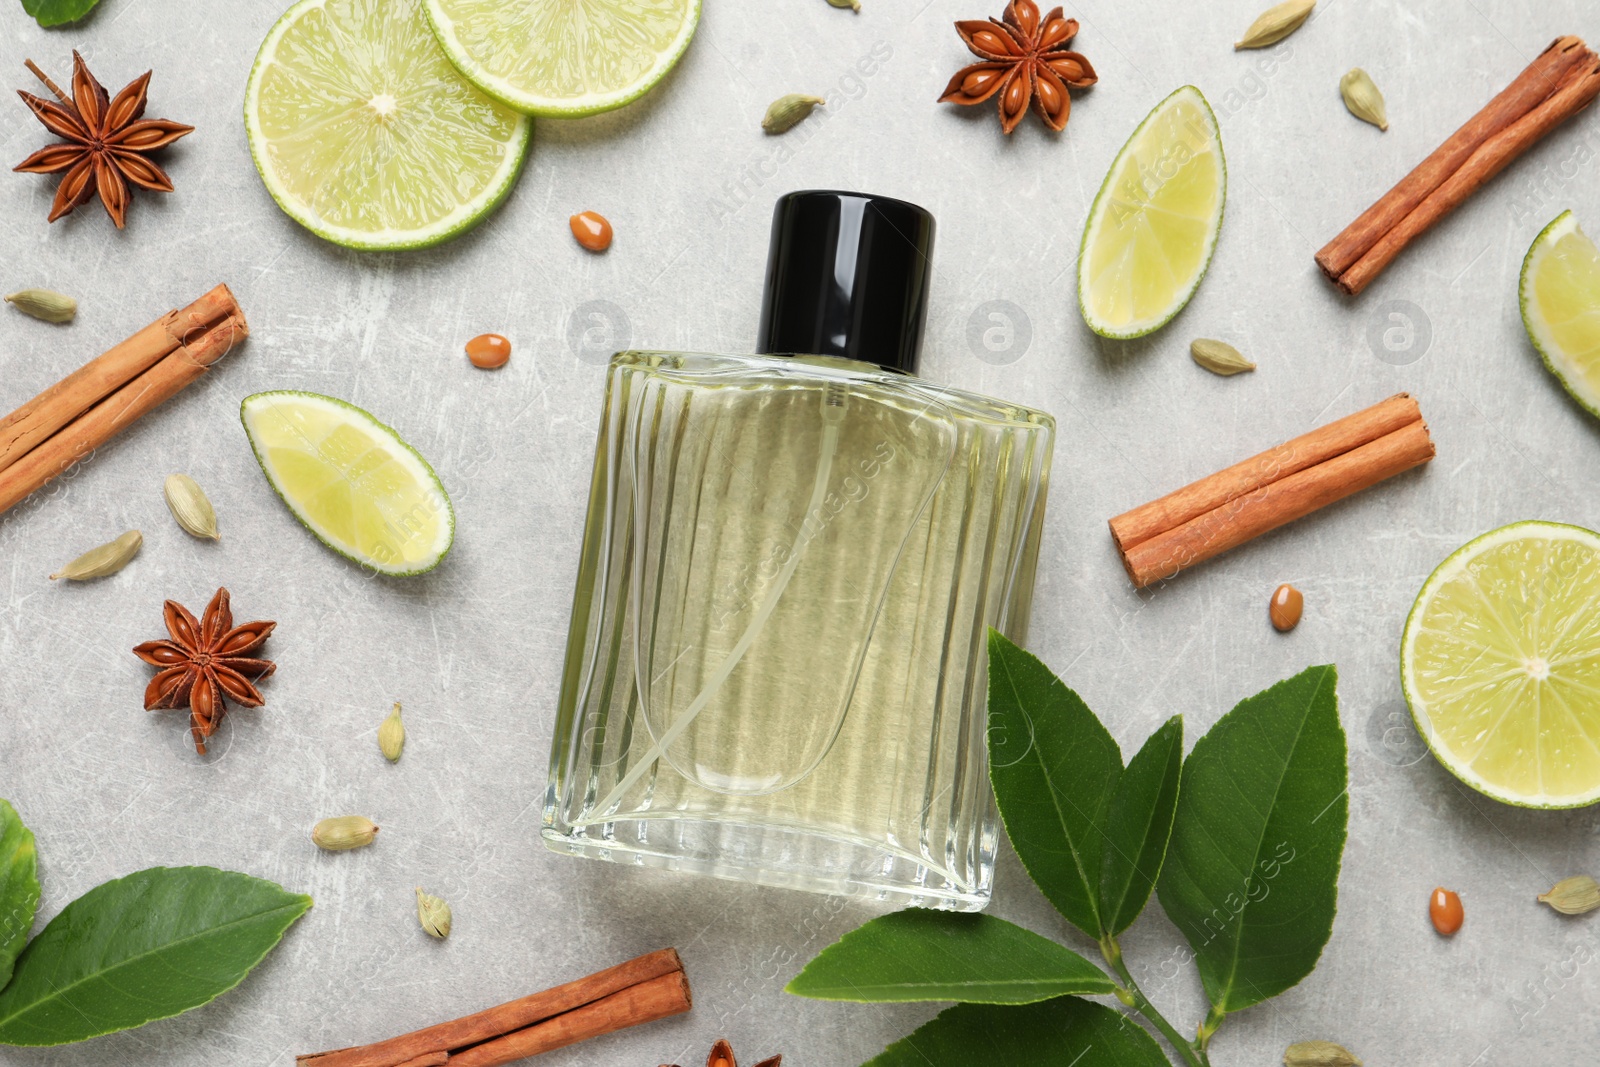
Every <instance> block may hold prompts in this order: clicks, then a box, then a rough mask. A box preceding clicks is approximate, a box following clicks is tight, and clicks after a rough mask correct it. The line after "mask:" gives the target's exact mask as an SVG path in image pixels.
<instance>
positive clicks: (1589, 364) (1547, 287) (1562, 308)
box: [1519, 211, 1600, 416]
mask: <svg viewBox="0 0 1600 1067" xmlns="http://www.w3.org/2000/svg"><path fill="white" fill-rule="evenodd" d="M1519 298H1520V301H1521V304H1522V324H1523V325H1524V326H1526V327H1527V329H1528V336H1529V337H1530V338H1532V340H1533V346H1534V347H1535V348H1537V349H1538V350H1539V354H1540V355H1541V356H1543V357H1544V365H1545V366H1546V367H1549V368H1550V372H1551V373H1552V374H1554V375H1555V376H1556V377H1557V378H1559V379H1561V384H1562V385H1564V386H1566V389H1567V392H1569V393H1571V394H1572V398H1573V399H1574V400H1576V401H1577V402H1578V403H1580V404H1582V405H1583V406H1584V407H1585V408H1588V409H1589V413H1590V414H1592V415H1595V416H1600V249H1597V248H1595V244H1594V242H1593V241H1591V240H1589V238H1588V237H1587V236H1585V234H1584V232H1583V231H1582V230H1580V229H1579V228H1578V220H1577V219H1575V218H1573V216H1572V212H1570V211H1564V212H1562V213H1561V214H1560V215H1559V216H1557V217H1556V220H1555V221H1554V222H1552V223H1551V224H1550V225H1548V226H1546V227H1545V228H1544V232H1542V233H1541V234H1539V236H1538V237H1536V238H1534V241H1533V246H1532V247H1530V248H1529V249H1528V255H1527V257H1526V258H1524V259H1523V261H1522V284H1521V286H1520V287H1519Z"/></svg>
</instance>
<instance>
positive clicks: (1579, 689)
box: [1400, 522, 1600, 808]
mask: <svg viewBox="0 0 1600 1067" xmlns="http://www.w3.org/2000/svg"><path fill="white" fill-rule="evenodd" d="M1596 604H1600V534H1595V533H1593V532H1592V531H1590V530H1584V529H1580V528H1579V527H1576V526H1563V525H1560V524H1559V523H1553V522H1519V523H1515V524H1513V525H1511V526H1505V527H1502V528H1501V529H1498V530H1495V531H1493V532H1491V533H1487V534H1484V535H1483V536H1482V537H1480V538H1478V539H1477V540H1475V541H1472V542H1471V543H1469V544H1467V545H1466V546H1465V547H1463V548H1461V549H1458V550H1457V551H1456V552H1455V554H1454V555H1452V556H1451V557H1450V558H1449V559H1447V560H1445V561H1444V562H1443V563H1441V564H1439V568H1438V569H1437V570H1435V571H1434V572H1433V575H1432V577H1430V578H1429V579H1428V580H1427V582H1426V583H1425V584H1424V585H1423V587H1422V592H1421V593H1419V594H1417V602H1416V604H1415V605H1414V606H1413V607H1412V609H1411V616H1410V618H1409V619H1407V620H1406V629H1405V636H1404V637H1403V638H1402V640H1401V645H1400V674H1401V683H1402V685H1403V686H1404V688H1405V694H1406V700H1407V701H1409V702H1410V704H1411V714H1412V716H1413V717H1414V718H1415V719H1416V723H1417V729H1418V731H1419V732H1420V733H1421V734H1422V737H1423V738H1424V739H1425V740H1426V741H1427V742H1428V746H1429V747H1430V748H1432V749H1433V754H1434V755H1435V756H1437V757H1438V759H1439V762H1440V763H1442V764H1444V765H1445V767H1446V768H1447V769H1448V770H1449V771H1450V773H1452V774H1454V775H1455V776H1456V777H1457V778H1460V779H1461V780H1462V781H1463V782H1465V783H1467V784H1468V785H1470V786H1472V788H1474V789H1476V790H1478V791H1479V792H1481V793H1483V794H1485V795H1487V796H1491V797H1493V798H1495V799H1496V800H1502V801H1505V802H1506V803H1507V804H1517V805H1520V806H1522V807H1529V808H1573V807H1578V806H1580V805H1584V804H1592V803H1594V802H1595V801H1597V800H1600V611H1597V610H1596V608H1595V605H1596Z"/></svg>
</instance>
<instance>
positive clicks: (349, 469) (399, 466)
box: [239, 390, 456, 575]
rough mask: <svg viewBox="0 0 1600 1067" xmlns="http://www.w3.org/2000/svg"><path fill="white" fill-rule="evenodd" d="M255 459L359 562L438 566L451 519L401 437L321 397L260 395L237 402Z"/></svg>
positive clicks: (334, 545)
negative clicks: (240, 402) (239, 403)
mask: <svg viewBox="0 0 1600 1067" xmlns="http://www.w3.org/2000/svg"><path fill="white" fill-rule="evenodd" d="M239 417H240V419H242V420H243V421H244V431H245V433H246V434H247V435H248V436H249V438H250V447H251V448H253V449H254V450H255V453H256V460H257V462H259V463H260V464H261V470H262V471H263V472H264V473H265V474H266V476H267V481H268V482H270V483H272V488H273V489H275V490H276V491H277V493H278V496H279V497H281V498H282V500H283V502H284V503H285V504H287V505H289V510H290V511H292V512H294V514H295V517H296V518H298V519H299V520H300V521H301V522H302V523H304V524H305V527H306V529H308V530H310V531H311V532H312V533H314V534H316V536H317V538H318V539H319V540H321V541H322V543H323V544H325V545H327V546H328V547H329V548H331V549H333V550H334V551H335V552H337V553H339V554H340V555H341V556H345V557H346V558H348V559H351V560H354V561H355V562H357V563H359V564H361V565H362V566H363V567H371V568H372V569H373V570H376V571H380V572H382V573H384V574H394V575H412V574H421V573H422V572H424V571H430V570H432V569H433V568H435V567H437V566H438V565H439V561H440V560H442V559H444V557H445V556H446V554H448V553H449V551H450V545H451V543H452V542H453V541H454V540H455V533H456V516H455V511H454V509H452V508H451V506H450V497H449V496H447V495H446V494H445V491H444V486H443V485H441V484H439V477H438V475H436V474H434V473H433V468H432V467H430V466H428V461H427V460H425V459H423V458H422V456H421V455H419V454H418V453H417V450H416V449H414V448H412V447H411V446H410V445H408V444H406V443H405V442H404V441H402V440H401V439H400V435H399V434H397V433H395V432H394V431H393V430H391V429H390V428H389V427H387V426H385V425H384V424H383V423H381V422H379V421H378V420H377V419H375V418H373V417H372V416H371V415H369V414H367V413H366V412H365V411H362V410H361V409H360V408H358V407H356V406H355V405H353V404H347V403H345V402H344V401H343V400H338V399H335V398H334V397H331V396H322V395H321V394H319V393H299V392H293V391H288V390H280V391H277V392H270V393H256V394H255V395H253V396H247V397H245V398H244V403H242V404H241V405H240V406H239Z"/></svg>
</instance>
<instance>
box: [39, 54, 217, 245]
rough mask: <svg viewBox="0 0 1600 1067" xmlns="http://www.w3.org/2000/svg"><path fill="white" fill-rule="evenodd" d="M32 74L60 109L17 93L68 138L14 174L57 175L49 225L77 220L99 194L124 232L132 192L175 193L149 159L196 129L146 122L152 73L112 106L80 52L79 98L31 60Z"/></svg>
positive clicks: (75, 84)
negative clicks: (75, 216)
mask: <svg viewBox="0 0 1600 1067" xmlns="http://www.w3.org/2000/svg"><path fill="white" fill-rule="evenodd" d="M28 69H29V70H31V71H33V72H34V74H36V75H38V77H39V80H40V81H42V82H44V83H45V85H46V86H47V87H49V89H50V91H51V92H52V93H55V94H56V97H57V99H59V100H60V101H61V102H60V103H59V104H53V103H51V102H50V101H48V100H45V99H42V98H40V97H37V96H34V95H33V94H32V93H25V92H23V91H22V90H21V89H18V90H17V95H18V96H20V97H22V102H23V103H25V104H27V105H28V107H29V108H31V109H32V111H33V114H34V117H36V118H37V119H38V120H39V121H40V122H42V123H44V126H45V129H47V130H49V131H50V132H51V133H53V134H55V135H56V136H57V137H61V138H64V141H63V143H61V144H53V145H50V146H48V147H46V148H41V149H40V150H39V151H37V152H35V153H34V154H33V155H31V156H29V157H28V158H27V159H25V160H23V161H22V162H21V163H19V164H18V165H17V166H16V167H15V168H14V169H15V170H19V171H25V172H27V173H29V174H58V173H61V172H62V171H65V172H66V173H65V174H63V175H62V178H61V184H60V185H59V186H57V187H56V199H55V203H53V204H52V205H51V206H50V221H51V222H54V221H56V219H59V218H60V217H61V216H63V215H70V214H71V213H72V210H73V208H76V207H79V206H81V205H83V204H85V203H88V202H89V201H90V200H91V199H93V198H94V196H95V194H97V193H98V194H99V196H100V202H101V203H102V204H104V205H105V208H106V214H107V215H110V216H111V221H112V222H114V223H116V226H117V229H119V230H120V229H122V227H123V224H124V223H125V222H126V221H127V217H128V202H129V201H130V200H131V199H132V198H133V191H132V190H131V189H130V188H129V185H130V184H132V185H137V186H138V187H139V188H141V189H149V190H151V191H152V192H158V193H170V192H172V179H171V178H169V177H167V172H166V171H164V170H162V169H161V168H160V167H159V166H157V165H156V164H155V163H154V162H153V161H151V160H150V159H148V158H146V156H145V153H147V152H154V151H155V150H156V149H158V148H165V147H166V146H167V145H169V144H171V143H172V142H173V141H176V140H177V139H178V138H180V137H182V136H183V135H184V134H187V133H192V132H194V127H193V126H185V125H184V124H183V123H181V122H171V121H169V120H167V119H141V118H140V116H142V115H143V114H144V108H145V96H146V91H147V90H148V89H149V86H150V71H145V72H144V74H143V75H142V76H140V77H138V78H135V79H134V81H133V82H132V84H130V85H129V86H128V87H127V88H126V89H123V90H122V92H120V93H118V94H117V96H116V99H115V100H113V99H111V97H110V96H109V94H107V93H106V89H105V86H103V85H101V84H100V83H99V82H98V81H96V80H95V76H94V75H93V74H90V73H89V67H88V65H87V64H85V63H84V61H83V57H82V56H80V55H79V54H78V53H77V52H76V51H74V52H73V53H72V99H70V100H69V99H68V98H67V95H66V94H65V93H63V92H62V91H61V89H60V87H58V86H57V85H56V83H55V82H53V81H51V80H50V79H49V78H47V77H46V76H45V74H44V72H43V71H41V70H40V69H39V68H38V67H37V66H35V65H34V63H33V61H32V60H31V59H30V60H28Z"/></svg>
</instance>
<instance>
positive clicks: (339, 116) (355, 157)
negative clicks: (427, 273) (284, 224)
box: [244, 0, 533, 249]
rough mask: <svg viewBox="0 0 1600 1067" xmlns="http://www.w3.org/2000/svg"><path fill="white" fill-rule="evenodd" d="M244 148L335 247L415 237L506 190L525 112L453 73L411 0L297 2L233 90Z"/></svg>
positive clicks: (466, 216)
mask: <svg viewBox="0 0 1600 1067" xmlns="http://www.w3.org/2000/svg"><path fill="white" fill-rule="evenodd" d="M244 123H245V132H246V134H247V135H248V136H249V139H250V152H251V154H252V155H253V156H254V157H255V161H256V169H257V170H259V171H260V172H261V180H262V181H264V182H266V183H267V191H268V192H270V193H271V194H272V196H273V199H275V200H277V202H278V206H279V207H281V208H283V210H284V211H287V212H288V213H289V215H290V217H291V218H293V219H294V220H295V221H296V222H298V223H300V224H301V225H302V226H304V227H305V228H306V229H308V230H310V231H311V232H313V233H315V234H316V235H317V236H319V237H324V238H327V239H328V240H330V241H332V242H334V243H335V244H340V245H344V246H345V247H346V248H360V249H387V248H421V247H423V246H424V245H431V244H437V243H438V242H440V241H443V240H447V239H448V238H451V237H454V236H456V235H457V234H459V233H462V232H464V231H466V230H468V229H471V228H472V227H473V226H475V225H477V223H478V222H479V221H481V220H482V219H483V217H484V216H485V215H487V214H488V213H489V212H490V211H492V210H494V207H495V205H496V204H498V203H499V202H500V201H501V200H502V199H503V198H504V197H505V195H506V193H507V192H509V191H510V190H511V186H512V184H513V183H514V182H515V181H516V179H517V174H518V173H519V172H520V171H521V170H522V161H523V159H525V158H526V157H527V154H528V139H529V137H530V135H531V134H532V132H533V125H532V123H531V122H530V121H529V120H528V119H527V118H526V117H525V116H523V115H520V114H518V113H517V112H515V111H513V110H511V109H510V108H506V107H503V106H501V105H500V104H497V103H496V102H494V101H493V100H490V99H489V98H488V97H486V96H484V95H483V94H482V93H480V92H479V91H478V90H477V89H475V88H474V87H473V86H472V83H471V82H469V81H467V80H466V79H465V78H463V77H461V75H460V73H459V72H458V71H457V70H456V69H455V67H453V66H451V65H450V62H449V61H448V60H447V59H445V57H444V53H443V52H441V51H439V46H438V43H437V42H436V41H435V40H434V38H433V34H432V33H431V32H430V31H429V29H428V20H427V19H426V18H425V17H424V16H423V14H422V4H421V0H386V2H384V3H375V2H373V0H300V2H299V3H298V4H295V5H294V6H293V7H291V8H290V9H289V10H288V11H287V12H286V13H285V14H284V16H283V17H282V18H281V19H279V20H278V24H277V25H276V26H274V27H272V32H271V33H268V34H267V39H266V41H264V42H263V43H262V45H261V52H260V53H259V54H258V55H257V56H256V65H255V69H253V70H252V71H251V72H250V84H249V87H248V88H247V89H246V90H245V99H244Z"/></svg>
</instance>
